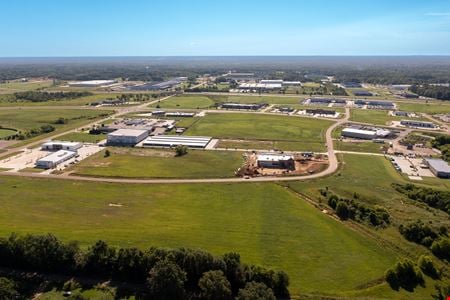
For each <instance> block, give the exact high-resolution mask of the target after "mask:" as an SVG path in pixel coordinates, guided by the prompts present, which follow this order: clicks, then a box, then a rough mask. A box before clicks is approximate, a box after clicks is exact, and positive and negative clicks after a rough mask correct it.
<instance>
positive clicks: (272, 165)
mask: <svg viewBox="0 0 450 300" xmlns="http://www.w3.org/2000/svg"><path fill="white" fill-rule="evenodd" d="M256 162H257V165H258V167H260V168H269V169H287V170H294V169H295V161H294V157H293V156H292V155H286V154H275V153H262V154H258V155H257V156H256Z"/></svg>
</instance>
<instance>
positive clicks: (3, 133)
mask: <svg viewBox="0 0 450 300" xmlns="http://www.w3.org/2000/svg"><path fill="white" fill-rule="evenodd" d="M15 133H16V131H15V130H11V129H4V128H0V139H4V138H7V137H8V136H11V135H14V134H15Z"/></svg>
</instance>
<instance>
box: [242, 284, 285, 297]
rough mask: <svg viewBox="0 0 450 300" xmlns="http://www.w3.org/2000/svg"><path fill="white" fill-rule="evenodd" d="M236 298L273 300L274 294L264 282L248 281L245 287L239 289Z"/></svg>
mask: <svg viewBox="0 0 450 300" xmlns="http://www.w3.org/2000/svg"><path fill="white" fill-rule="evenodd" d="M237 299H238V300H255V299H265V300H275V299H276V298H275V295H274V294H273V291H272V289H270V288H268V287H267V286H266V285H265V284H264V283H261V282H254V281H252V282H249V283H247V284H246V285H245V288H243V289H240V290H239V293H238V296H237Z"/></svg>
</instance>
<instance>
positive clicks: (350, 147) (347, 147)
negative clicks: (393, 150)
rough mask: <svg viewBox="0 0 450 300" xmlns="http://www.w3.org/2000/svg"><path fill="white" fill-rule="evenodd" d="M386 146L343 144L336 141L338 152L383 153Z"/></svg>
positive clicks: (372, 143) (376, 144)
mask: <svg viewBox="0 0 450 300" xmlns="http://www.w3.org/2000/svg"><path fill="white" fill-rule="evenodd" d="M383 145H384V144H378V143H374V142H371V141H369V142H358V143H351V142H342V141H334V147H335V149H336V150H341V151H355V152H367V153H381V152H382V151H381V148H382V147H383Z"/></svg>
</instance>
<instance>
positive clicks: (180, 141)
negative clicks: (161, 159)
mask: <svg viewBox="0 0 450 300" xmlns="http://www.w3.org/2000/svg"><path fill="white" fill-rule="evenodd" d="M211 139H212V138H211V137H206V136H176V135H157V136H152V137H149V138H147V139H146V140H145V141H144V142H143V143H142V145H143V146H147V147H174V146H178V145H183V146H187V147H190V148H205V147H206V145H208V143H209V142H210V141H211Z"/></svg>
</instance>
